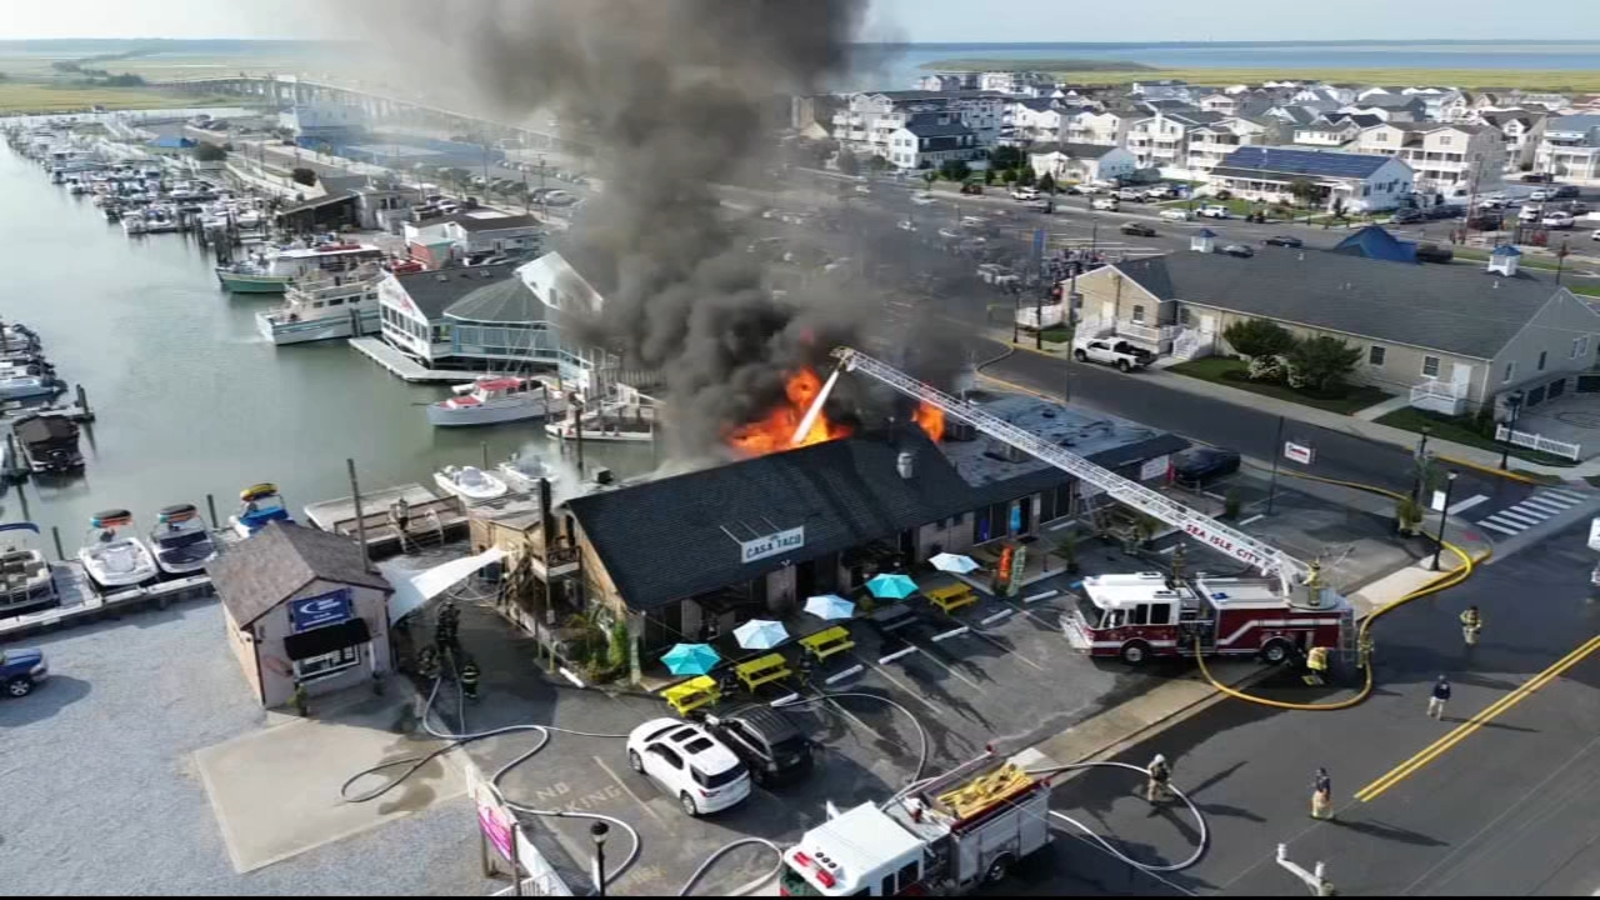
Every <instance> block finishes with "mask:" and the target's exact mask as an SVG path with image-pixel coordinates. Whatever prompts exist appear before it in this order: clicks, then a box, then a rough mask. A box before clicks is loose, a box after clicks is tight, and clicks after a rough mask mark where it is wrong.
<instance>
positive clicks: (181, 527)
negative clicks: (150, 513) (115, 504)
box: [150, 503, 217, 575]
mask: <svg viewBox="0 0 1600 900" xmlns="http://www.w3.org/2000/svg"><path fill="white" fill-rule="evenodd" d="M150 546H151V549H153V550H154V551H155V554H156V565H158V566H160V567H161V571H163V572H166V573H167V574H169V575H192V574H194V573H195V572H199V571H201V570H202V569H204V568H205V567H206V563H208V562H210V561H212V560H213V559H216V558H217V544H216V541H214V540H212V538H211V530H210V529H208V528H206V523H205V520H204V519H202V518H200V510H199V509H197V508H195V505H194V504H193V503H180V504H178V505H176V506H168V507H166V508H164V509H162V510H161V513H160V515H159V516H158V517H157V519H156V527H154V528H152V529H150Z"/></svg>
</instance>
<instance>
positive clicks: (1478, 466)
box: [1434, 453, 1566, 485]
mask: <svg viewBox="0 0 1600 900" xmlns="http://www.w3.org/2000/svg"><path fill="white" fill-rule="evenodd" d="M1434 456H1435V457H1436V458H1438V459H1441V460H1443V461H1445V462H1447V463H1450V464H1451V465H1453V466H1464V467H1466V468H1468V469H1475V470H1477V471H1479V472H1482V473H1483V474H1485V475H1494V476H1497V477H1500V478H1505V479H1508V480H1510V481H1520V482H1522V483H1523V484H1538V485H1543V484H1544V482H1543V481H1540V480H1539V479H1537V478H1529V477H1528V476H1526V475H1519V474H1518V473H1516V472H1510V471H1507V470H1505V469H1497V468H1495V467H1494V466H1486V465H1484V464H1482V463H1476V462H1473V461H1472V460H1470V459H1461V458H1460V457H1456V456H1446V455H1444V454H1443V453H1435V454H1434ZM1561 480H1562V481H1563V482H1565V481H1566V479H1564V478H1563V479H1561Z"/></svg>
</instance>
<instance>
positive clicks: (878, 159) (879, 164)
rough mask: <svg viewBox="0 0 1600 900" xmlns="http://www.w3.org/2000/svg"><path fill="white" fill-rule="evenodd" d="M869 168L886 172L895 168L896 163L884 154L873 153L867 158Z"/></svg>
mask: <svg viewBox="0 0 1600 900" xmlns="http://www.w3.org/2000/svg"><path fill="white" fill-rule="evenodd" d="M867 168H868V169H869V170H871V171H873V172H885V171H888V170H889V169H892V168H894V163H892V162H889V160H888V159H886V158H884V157H882V156H877V155H873V156H872V157H871V158H870V159H868V160H867Z"/></svg>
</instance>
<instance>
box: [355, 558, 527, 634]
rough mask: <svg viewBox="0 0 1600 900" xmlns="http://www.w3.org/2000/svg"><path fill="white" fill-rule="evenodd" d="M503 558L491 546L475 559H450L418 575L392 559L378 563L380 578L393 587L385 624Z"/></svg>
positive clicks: (403, 616) (400, 617) (398, 618)
mask: <svg viewBox="0 0 1600 900" xmlns="http://www.w3.org/2000/svg"><path fill="white" fill-rule="evenodd" d="M505 555H506V554H505V551H504V550H501V549H500V548H499V547H491V548H489V549H488V550H485V551H483V552H482V553H479V554H478V555H477V556H469V557H467V558H465V559H455V560H451V561H450V562H447V563H445V564H444V565H442V566H434V567H433V568H431V569H425V570H423V571H420V572H419V571H417V570H415V569H408V568H405V567H404V566H402V565H400V563H399V562H397V561H395V560H389V561H387V562H381V563H378V570H379V571H381V572H382V573H383V577H385V578H387V579H389V583H390V584H392V585H394V593H393V594H392V595H390V597H389V623H390V624H391V625H392V624H394V623H395V622H398V621H400V620H401V619H403V618H405V617H406V616H408V615H410V614H411V613H413V612H415V611H417V610H418V609H420V608H422V606H423V605H424V604H426V603H427V602H428V601H429V600H432V599H433V598H434V597H437V596H439V595H440V594H442V593H444V592H445V591H447V590H449V589H450V587H451V586H453V585H455V584H458V583H459V582H461V581H462V580H464V579H465V578H467V577H468V576H470V575H471V574H472V573H474V572H476V571H478V570H479V569H481V568H483V567H484V566H487V565H489V564H490V563H495V562H499V561H500V560H502V559H504V558H505Z"/></svg>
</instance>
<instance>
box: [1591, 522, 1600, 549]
mask: <svg viewBox="0 0 1600 900" xmlns="http://www.w3.org/2000/svg"><path fill="white" fill-rule="evenodd" d="M1589 549H1590V550H1600V518H1594V519H1590V520H1589Z"/></svg>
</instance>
